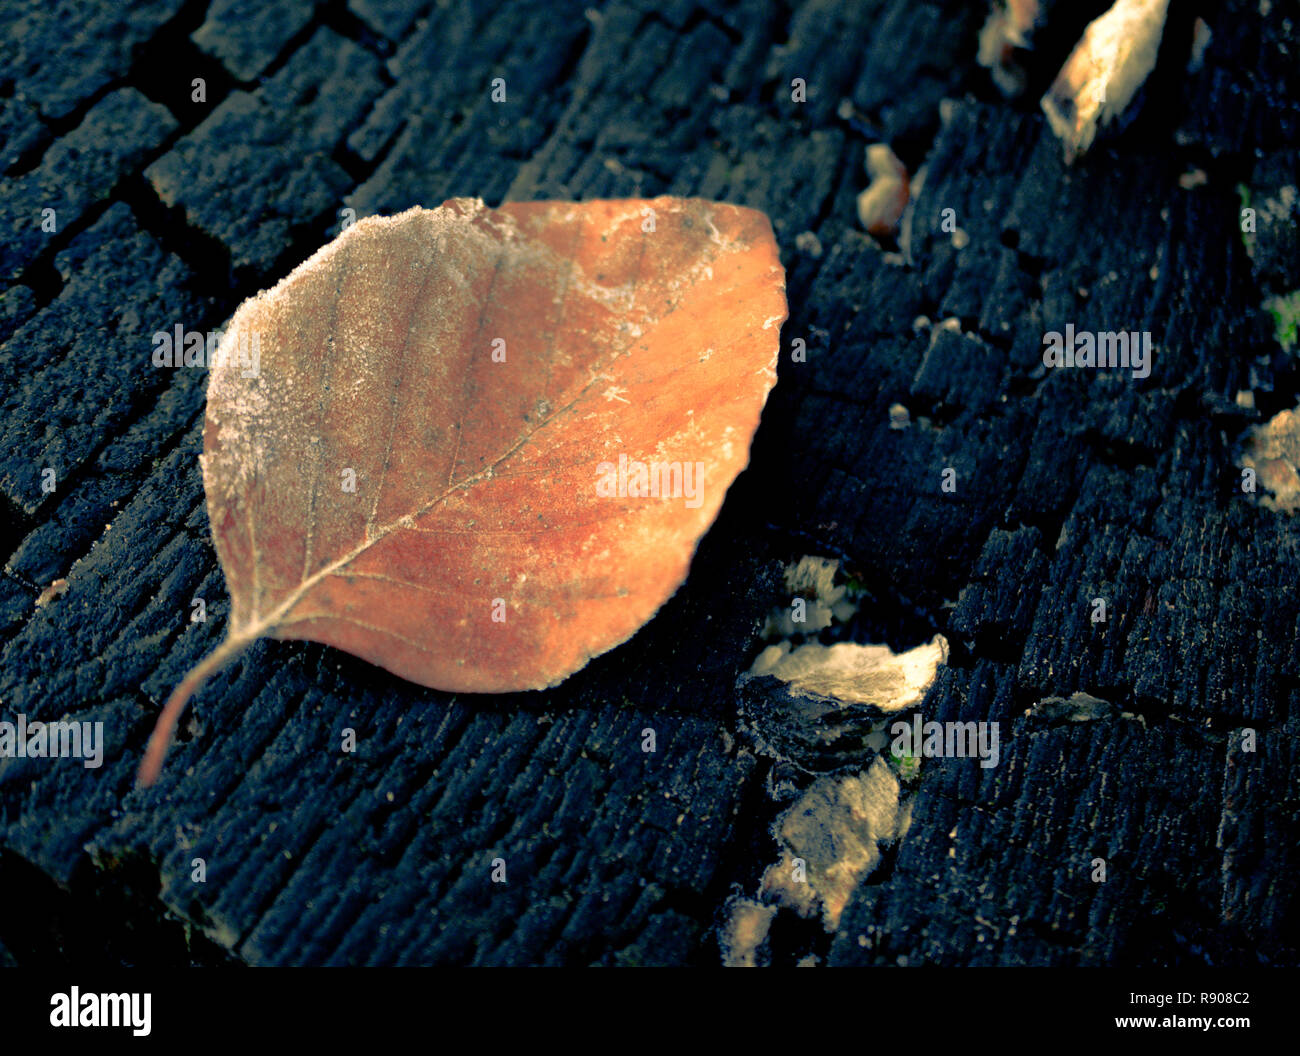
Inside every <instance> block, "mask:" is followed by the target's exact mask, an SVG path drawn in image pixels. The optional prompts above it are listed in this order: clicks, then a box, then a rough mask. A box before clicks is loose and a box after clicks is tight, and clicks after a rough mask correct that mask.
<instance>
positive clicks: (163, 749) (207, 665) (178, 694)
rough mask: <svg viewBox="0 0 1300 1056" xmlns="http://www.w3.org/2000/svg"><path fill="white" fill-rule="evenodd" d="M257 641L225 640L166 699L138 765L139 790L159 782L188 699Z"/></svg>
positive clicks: (244, 638) (253, 637)
mask: <svg viewBox="0 0 1300 1056" xmlns="http://www.w3.org/2000/svg"><path fill="white" fill-rule="evenodd" d="M257 638H258V635H256V634H253V635H248V634H243V635H238V636H236V637H232V638H226V639H225V640H224V641H222V643H221V644H220V645H219V646H217V647H216V648H215V649H214V650H213V651H212V652H210V653H209V654H208V655H207V656H206V657H204V658H203V659H202V660H200V661H199V662H198V663H197V664H196V665H195V666H194V667H192V668H190V671H189V674H187V675H186V676H185V677H184V678H183V679H181V681H180V684H179V685H177V687H176V688H175V689H173V690H172V694H171V696H170V697H168V698H167V703H166V704H164V705H163V709H162V712H161V713H160V714H159V715H158V721H157V722H156V723H155V724H154V728H153V733H151V734H150V735H149V744H148V746H147V747H146V748H145V751H144V758H143V759H142V760H141V761H140V769H139V770H138V771H137V772H136V778H135V783H136V786H137V787H138V788H148V787H149V786H150V785H152V784H153V783H154V782H155V781H157V780H158V774H159V773H160V772H161V771H162V764H163V759H164V758H166V756H167V749H168V748H169V747H170V746H171V743H172V737H173V736H174V735H175V733H176V726H177V724H178V723H179V722H180V718H181V715H182V714H183V713H184V711H185V705H186V704H188V703H189V700H190V697H192V696H194V694H195V693H197V692H198V691H199V688H200V687H201V686H202V685H203V683H204V682H206V681H207V680H208V679H209V678H211V677H212V676H213V675H215V674H216V673H217V672H218V671H220V670H221V669H222V668H223V667H225V666H226V665H227V664H228V663H230V661H231V660H233V659H234V658H235V657H237V656H238V655H239V654H240V653H242V652H243V651H244V650H245V649H247V648H248V647H249V646H250V645H251V644H252V643H253V642H255V641H256V640H257Z"/></svg>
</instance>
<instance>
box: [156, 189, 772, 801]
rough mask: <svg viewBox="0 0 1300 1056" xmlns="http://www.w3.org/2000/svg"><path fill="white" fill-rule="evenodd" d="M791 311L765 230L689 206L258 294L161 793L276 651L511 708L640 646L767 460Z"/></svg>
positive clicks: (377, 235)
mask: <svg viewBox="0 0 1300 1056" xmlns="http://www.w3.org/2000/svg"><path fill="white" fill-rule="evenodd" d="M785 315H786V304H785V292H784V272H783V271H782V268H781V265H780V262H779V259H778V256H777V248H776V243H775V241H774V240H773V237H772V231H771V227H770V225H769V223H768V220H767V217H765V216H764V215H763V214H762V213H759V212H756V211H754V210H751V209H744V208H740V207H737V206H732V205H724V204H719V203H712V202H705V201H701V200H699V199H679V198H656V199H650V200H625V201H594V202H586V203H582V204H575V203H568V202H527V203H523V202H521V203H511V204H508V205H504V206H502V207H501V208H500V209H496V210H491V209H487V208H486V207H485V206H484V205H483V203H482V202H480V201H477V200H472V199H462V198H458V199H452V200H450V201H448V202H446V203H445V204H444V205H443V206H442V207H441V208H438V209H433V210H426V209H419V208H417V209H412V210H410V211H408V212H405V213H402V214H400V215H398V216H394V217H388V218H373V219H368V220H363V221H361V222H360V223H358V224H356V225H355V226H353V227H351V228H349V229H348V230H347V231H345V232H344V233H343V234H342V235H341V236H340V237H339V238H338V239H336V240H335V241H334V242H332V243H331V244H330V245H328V246H326V247H324V248H323V249H321V250H320V251H319V252H318V253H317V254H316V255H315V256H313V257H312V258H311V259H310V260H308V261H306V262H305V263H304V264H302V265H301V266H300V267H298V268H297V269H295V270H294V271H293V272H292V273H291V274H290V275H289V276H288V277H287V278H286V279H284V280H283V281H282V282H280V283H279V285H277V286H276V287H275V288H274V289H272V290H270V291H267V292H264V293H262V294H259V295H258V296H257V297H254V298H252V299H251V300H249V301H247V302H245V303H244V304H243V305H242V306H241V307H240V308H239V310H238V311H237V312H236V313H235V315H234V317H233V319H232V320H231V323H230V326H229V327H228V328H227V331H226V334H225V336H224V337H223V339H222V342H221V345H220V347H219V349H218V354H217V357H216V359H217V363H216V364H214V365H213V366H212V374H211V378H210V380H209V385H208V407H207V424H206V428H205V431H204V455H203V460H202V461H203V484H204V489H205V490H206V493H207V500H208V514H209V517H210V519H211V522H212V531H213V537H214V539H215V541H216V546H217V552H218V554H219V555H220V558H221V564H222V567H223V569H224V570H225V573H226V582H227V584H228V586H229V589H230V596H231V618H230V626H229V628H228V631H227V637H226V639H225V641H224V642H223V643H222V644H221V645H220V646H219V647H218V648H217V650H216V651H215V652H213V653H212V654H211V655H210V656H209V657H207V658H206V659H205V660H204V661H203V662H202V663H200V664H199V665H198V666H197V667H196V668H195V669H194V670H193V671H191V672H190V673H189V674H188V675H187V676H186V677H185V679H184V680H183V681H182V682H181V684H180V685H179V686H177V687H176V690H175V691H174V692H173V693H172V695H171V697H170V698H169V699H168V701H167V704H166V705H165V707H164V709H163V712H162V715H161V717H160V718H159V720H158V725H157V727H156V728H155V730H154V733H153V736H152V738H151V739H150V743H149V747H148V750H147V752H146V755H145V759H144V761H143V763H142V764H141V769H140V781H141V783H142V784H146V785H147V784H150V783H152V781H153V780H154V779H155V778H156V777H157V774H158V772H159V770H160V768H161V765H162V760H163V756H164V754H165V752H166V750H167V745H168V743H169V742H170V739H171V736H172V734H173V732H174V730H175V726H176V722H177V720H178V718H179V716H180V714H181V711H182V710H183V708H184V706H185V703H186V701H187V700H188V698H189V697H190V696H191V695H192V694H193V693H194V692H195V691H196V690H197V689H198V687H199V686H200V685H201V684H202V683H203V681H204V680H205V679H206V678H207V677H208V676H209V675H210V674H212V673H213V672H214V671H216V670H218V669H219V668H220V667H221V666H223V665H224V664H225V663H226V662H228V661H229V660H230V658H231V657H233V656H235V655H237V654H238V653H239V652H241V651H242V650H243V649H245V648H246V647H247V646H248V645H249V644H250V643H251V642H253V641H255V640H256V639H258V638H260V637H274V638H302V639H309V640H311V641H316V642H323V643H325V644H328V645H333V646H336V647H338V648H340V649H343V650H346V651H347V652H349V653H352V654H354V655H356V656H359V657H362V658H363V659H365V660H367V661H369V662H371V663H373V664H377V665H379V666H380V667H384V668H386V669H388V670H389V671H392V672H394V673H396V674H398V675H400V676H401V677H403V678H406V679H409V680H411V681H412V682H418V683H420V684H421V685H425V686H432V687H435V688H438V689H444V690H452V691H468V692H489V693H492V692H505V691H510V690H523V689H540V688H543V687H546V686H551V685H554V684H555V683H557V682H559V681H561V680H562V679H564V678H565V677H567V676H568V675H570V674H572V673H573V672H574V671H577V670H578V669H579V668H581V667H582V666H583V665H584V664H586V663H587V661H588V660H589V659H591V657H593V656H596V655H598V654H600V653H603V652H605V651H606V650H608V649H611V648H613V647H614V646H616V645H618V644H619V643H621V642H623V641H626V640H627V639H628V638H629V637H631V636H632V634H634V633H635V632H636V630H637V629H638V628H640V627H641V626H642V625H643V624H644V623H645V622H646V621H647V620H648V619H649V618H650V617H651V616H652V615H653V614H654V612H655V611H656V610H657V609H658V608H659V607H660V606H661V605H662V604H663V603H664V602H665V601H666V600H667V599H668V598H669V597H670V596H671V595H672V593H673V591H675V590H676V589H677V587H678V586H679V585H680V584H681V582H682V580H683V579H684V578H685V577H686V572H687V569H688V567H689V564H690V560H691V556H692V554H693V553H694V551H695V546H696V544H697V543H698V541H699V539H700V537H701V536H702V535H703V534H704V532H705V531H706V530H707V529H708V527H709V525H710V524H711V523H712V522H713V520H714V518H715V517H716V516H717V513H718V510H719V508H720V506H721V505H722V499H723V494H724V492H725V491H726V489H727V488H728V487H729V486H730V484H731V483H732V481H733V480H735V478H736V476H737V475H738V474H739V473H740V471H741V470H742V469H744V468H745V465H746V463H747V461H748V458H749V444H750V440H751V438H752V436H753V434H754V430H755V429H756V428H757V427H758V420H759V415H760V413H761V411H762V408H763V404H764V401H765V400H766V399H767V394H768V392H769V390H770V389H771V387H772V385H773V384H774V383H775V381H776V369H775V368H776V357H777V351H778V336H779V329H780V323H781V322H782V321H783V320H784V319H785ZM223 360H224V361H223ZM642 484H644V485H645V486H646V488H645V490H649V491H650V494H642V490H643V489H642Z"/></svg>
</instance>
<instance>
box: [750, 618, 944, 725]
mask: <svg viewBox="0 0 1300 1056" xmlns="http://www.w3.org/2000/svg"><path fill="white" fill-rule="evenodd" d="M947 658H948V643H947V641H945V640H944V637H943V635H939V634H936V635H935V636H934V638H932V639H931V640H930V641H929V642H928V643H926V644H925V645H918V646H917V647H916V648H915V649H909V650H907V651H906V652H903V653H895V652H894V651H893V650H892V649H890V648H889V646H887V645H859V644H857V643H856V642H837V643H836V644H834V645H829V646H827V645H822V644H821V643H820V642H809V643H808V644H806V645H801V646H800V647H799V648H798V649H795V650H793V651H791V649H790V643H789V642H782V643H780V644H779V645H771V646H768V647H767V648H766V649H764V650H763V651H762V652H761V653H759V655H758V657H757V659H755V661H754V665H753V667H751V668H750V670H749V674H750V675H751V676H753V677H759V676H762V675H773V676H775V677H776V678H779V679H781V681H783V682H787V683H789V685H790V692H791V693H793V694H795V695H796V696H814V697H832V698H834V699H835V700H838V701H840V702H842V703H846V704H868V705H871V706H873V707H876V708H879V709H880V710H881V711H883V712H895V711H901V710H902V709H904V708H908V707H912V706H915V705H916V704H919V703H920V702H921V699H922V698H923V697H924V696H925V693H926V691H927V690H928V689H929V688H930V685H931V683H933V682H934V678H935V674H936V673H937V672H938V669H939V665H940V664H941V663H943V662H944V661H945V660H947Z"/></svg>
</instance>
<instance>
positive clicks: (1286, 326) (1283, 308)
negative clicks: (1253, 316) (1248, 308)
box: [1264, 290, 1300, 352]
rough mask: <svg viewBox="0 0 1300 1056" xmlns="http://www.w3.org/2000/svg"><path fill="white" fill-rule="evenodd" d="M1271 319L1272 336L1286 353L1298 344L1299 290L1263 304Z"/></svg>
mask: <svg viewBox="0 0 1300 1056" xmlns="http://www.w3.org/2000/svg"><path fill="white" fill-rule="evenodd" d="M1264 307H1265V308H1267V309H1268V313H1269V315H1271V316H1272V317H1273V334H1274V336H1275V337H1276V338H1277V343H1278V344H1279V345H1281V346H1282V349H1283V350H1284V351H1286V352H1290V351H1291V350H1292V349H1294V348H1295V347H1296V346H1297V345H1298V344H1300V290H1292V291H1291V292H1290V293H1286V294H1283V295H1282V296H1280V297H1270V298H1269V299H1268V300H1267V301H1265V302H1264Z"/></svg>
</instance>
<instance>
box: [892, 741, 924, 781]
mask: <svg viewBox="0 0 1300 1056" xmlns="http://www.w3.org/2000/svg"><path fill="white" fill-rule="evenodd" d="M889 755H890V758H891V759H893V760H894V766H895V768H896V769H897V770H898V776H899V778H900V779H901V780H903V781H912V780H914V779H915V778H916V775H917V774H919V773H920V772H921V757H920V756H919V755H913V754H912V753H911V752H896V751H894V750H893V749H892V748H891V749H890V751H889Z"/></svg>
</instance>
